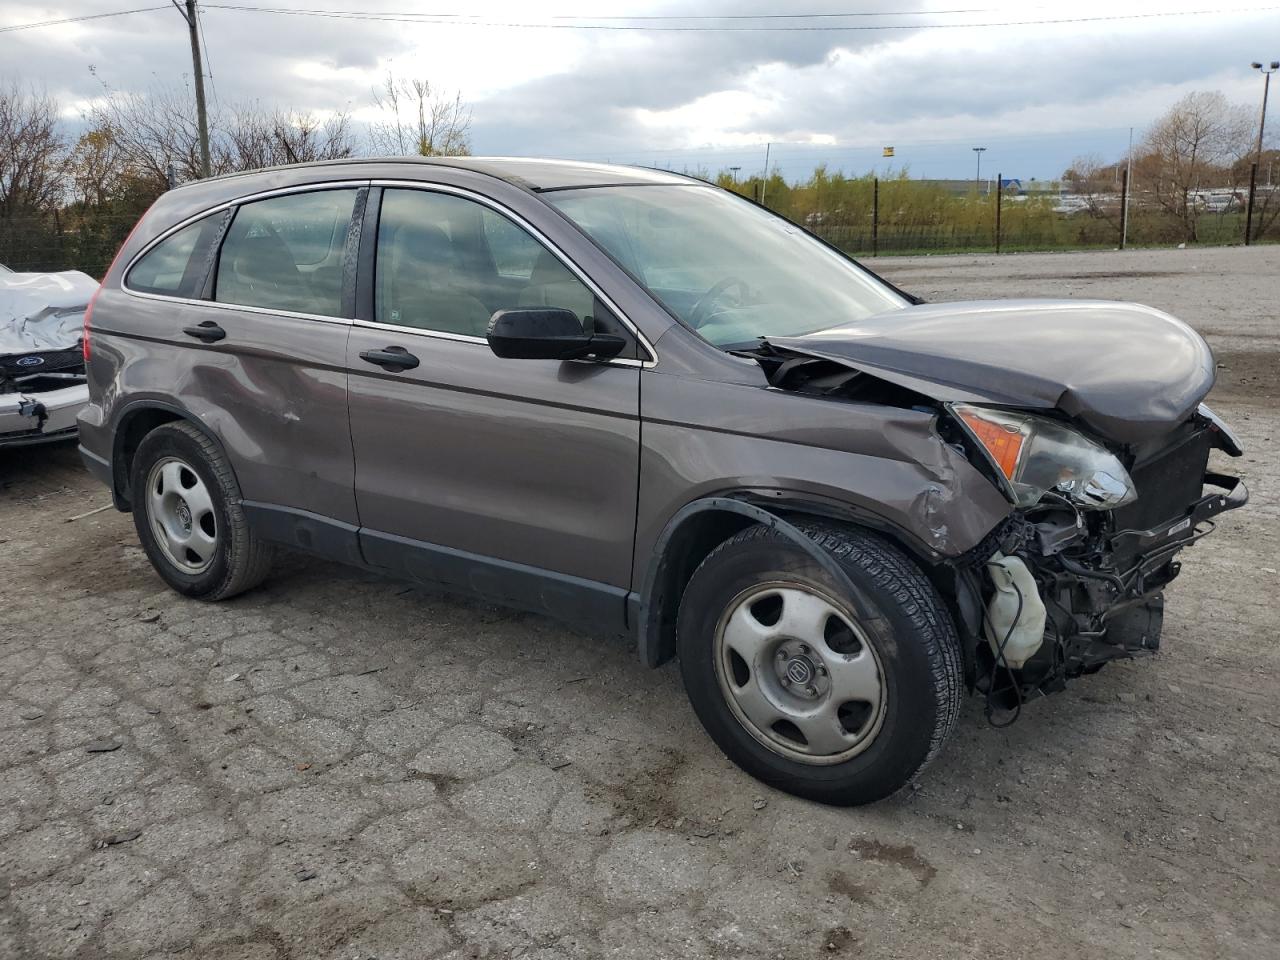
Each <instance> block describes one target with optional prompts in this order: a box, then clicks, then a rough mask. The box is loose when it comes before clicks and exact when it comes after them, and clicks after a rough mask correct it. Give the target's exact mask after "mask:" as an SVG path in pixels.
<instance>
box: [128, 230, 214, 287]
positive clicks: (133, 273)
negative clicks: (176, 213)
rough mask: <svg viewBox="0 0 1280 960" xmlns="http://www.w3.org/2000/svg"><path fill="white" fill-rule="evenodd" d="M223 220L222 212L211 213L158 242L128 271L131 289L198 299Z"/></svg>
mask: <svg viewBox="0 0 1280 960" xmlns="http://www.w3.org/2000/svg"><path fill="white" fill-rule="evenodd" d="M222 217H223V214H221V213H211V214H209V216H207V217H201V218H200V219H199V220H197V221H195V222H194V223H189V224H187V225H186V226H185V227H183V228H182V229H181V230H179V231H177V232H176V233H173V234H170V235H169V236H168V237H165V239H163V240H161V241H160V242H159V243H157V244H156V245H155V246H154V247H152V248H151V249H150V250H148V251H147V252H146V253H145V254H144V255H143V257H142V259H141V260H139V261H138V262H137V263H135V264H134V265H133V269H132V270H130V271H129V277H128V280H127V283H128V286H129V288H130V289H131V290H137V291H139V292H141V293H159V294H164V295H166V296H170V297H187V298H194V297H196V296H198V295H199V286H200V282H201V281H202V280H203V279H204V267H205V264H206V262H207V261H206V259H205V255H206V252H207V251H208V249H209V245H210V244H211V243H213V241H214V237H215V236H216V235H217V232H218V225H219V224H220V223H221V222H222Z"/></svg>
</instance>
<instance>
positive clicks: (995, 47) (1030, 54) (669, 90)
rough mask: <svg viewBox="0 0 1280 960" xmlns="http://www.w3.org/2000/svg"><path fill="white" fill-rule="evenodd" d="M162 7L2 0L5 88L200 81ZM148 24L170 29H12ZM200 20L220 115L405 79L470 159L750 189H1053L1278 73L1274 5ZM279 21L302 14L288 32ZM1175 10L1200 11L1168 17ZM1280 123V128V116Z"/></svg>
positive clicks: (777, 5)
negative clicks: (885, 150) (979, 169)
mask: <svg viewBox="0 0 1280 960" xmlns="http://www.w3.org/2000/svg"><path fill="white" fill-rule="evenodd" d="M163 4H164V0H66V2H62V3H40V2H31V0H4V3H3V6H2V7H0V79H11V78H14V77H16V78H18V79H20V80H22V81H24V82H31V83H34V84H36V85H37V86H39V87H42V88H44V89H46V90H48V92H49V93H51V94H54V95H55V96H57V97H58V98H59V99H60V100H61V101H62V102H63V104H64V107H65V111H66V115H67V117H68V123H69V124H72V125H74V123H75V122H76V119H77V117H78V116H79V115H80V113H81V111H82V110H83V109H84V106H85V104H86V103H88V102H89V101H90V100H91V99H92V98H93V97H95V96H99V95H100V94H101V93H102V84H103V83H106V84H108V85H110V86H111V87H113V88H118V89H123V90H134V89H144V88H146V87H147V86H149V85H164V84H174V83H189V82H190V79H191V61H190V50H189V47H188V43H187V36H186V29H185V24H184V23H183V20H182V19H181V17H180V16H179V15H178V13H177V12H176V11H175V10H173V8H172V7H169V6H166V5H163ZM136 7H156V9H151V10H146V11H143V12H137V13H132V14H130V15H127V16H115V17H105V18H101V19H92V20H83V21H81V22H77V23H68V24H55V25H48V26H41V27H36V28H31V29H17V30H13V29H6V28H9V27H13V26H21V25H24V24H31V23H37V22H41V21H48V20H56V19H60V18H68V17H83V16H86V15H92V14H101V13H112V12H115V11H119V10H125V9H131V8H136ZM201 7H202V9H203V26H204V35H205V42H206V46H207V49H208V62H207V64H206V66H207V68H208V72H209V73H210V74H211V79H212V84H211V90H212V95H213V96H214V97H216V99H217V101H219V102H221V103H226V104H230V103H235V102H239V101H245V100H256V101H260V102H263V103H269V104H280V105H286V106H293V107H297V108H301V109H307V110H312V111H316V112H324V111H332V110H347V111H349V112H350V113H352V115H353V116H354V117H355V119H356V120H357V121H367V120H369V119H371V118H372V116H373V114H372V106H371V99H372V98H371V90H372V87H373V86H374V85H375V84H376V83H377V82H378V79H379V78H380V77H382V76H384V75H385V74H386V73H387V71H388V70H391V71H395V72H397V73H399V74H404V75H408V76H415V77H422V78H426V79H429V80H430V81H431V82H432V83H434V84H437V85H440V86H445V87H449V88H453V89H457V90H460V91H461V92H462V94H463V96H464V97H465V98H466V99H467V100H468V101H470V102H471V104H472V105H473V110H474V121H473V127H472V141H473V152H475V153H477V154H511V155H549V156H562V157H575V158H582V159H601V160H605V159H608V160H614V161H622V162H640V163H647V164H652V165H656V166H668V165H670V166H672V167H674V168H676V169H703V170H707V171H710V172H715V171H716V170H719V169H723V168H726V167H729V166H735V165H736V166H741V167H742V169H743V173H744V175H745V174H746V173H748V172H752V171H759V170H761V169H762V168H763V165H764V156H765V144H766V143H770V142H771V143H772V144H773V146H772V147H771V148H770V156H771V160H772V162H773V164H774V165H776V166H777V167H779V168H780V169H781V170H782V171H783V173H784V174H788V175H794V176H799V175H803V174H804V173H807V172H808V170H809V169H811V168H812V166H813V165H814V163H815V162H817V161H824V162H826V163H827V164H828V165H829V166H832V167H835V168H841V169H844V170H847V171H849V172H857V173H861V172H865V171H867V170H869V169H872V168H875V169H877V170H880V171H884V170H885V169H886V165H887V163H888V162H887V161H884V160H882V159H881V157H880V153H881V147H883V146H885V145H893V146H894V147H895V148H896V154H897V156H896V159H895V160H894V161H892V163H893V164H894V165H895V167H898V166H902V165H904V164H905V165H906V166H908V167H909V169H910V170H911V172H912V174H913V175H917V176H928V177H962V176H972V175H973V171H974V159H975V156H974V154H973V152H972V147H973V146H977V145H984V146H986V147H987V148H988V149H987V151H986V152H985V154H984V155H983V160H982V163H983V172H984V174H989V173H994V172H995V171H996V170H1000V171H1002V172H1004V174H1005V176H1018V177H1023V178H1029V177H1039V178H1052V177H1055V176H1057V175H1058V174H1059V173H1061V171H1062V169H1063V168H1064V167H1065V166H1066V165H1067V163H1068V162H1069V161H1070V160H1071V159H1072V157H1074V156H1077V155H1079V154H1083V153H1099V154H1102V155H1103V156H1105V157H1107V158H1115V157H1118V156H1121V155H1122V154H1123V153H1124V151H1125V149H1126V144H1127V142H1128V137H1129V128H1130V127H1131V126H1133V127H1136V128H1137V135H1138V136H1139V137H1140V136H1141V131H1142V128H1143V127H1144V126H1145V125H1146V124H1148V123H1149V122H1150V121H1151V120H1152V119H1153V118H1154V117H1156V116H1158V115H1159V114H1160V113H1161V112H1162V111H1163V110H1165V109H1166V108H1167V107H1168V106H1169V105H1170V104H1172V103H1173V102H1174V101H1175V100H1177V99H1178V98H1179V97H1180V96H1182V95H1183V94H1184V93H1186V92H1188V91H1191V90H1203V89H1207V90H1221V91H1222V92H1223V93H1225V94H1226V95H1227V96H1228V97H1229V98H1231V99H1233V100H1237V101H1241V102H1244V103H1248V104H1250V105H1254V104H1256V103H1257V102H1258V101H1259V99H1260V95H1261V78H1260V77H1259V76H1258V74H1257V73H1256V71H1252V70H1250V69H1249V66H1248V64H1249V62H1250V61H1252V60H1273V59H1280V0H1225V2H1223V3H1221V4H1214V3H1212V2H1210V0H1161V2H1151V0H1073V2H1071V3H1035V2H1031V3H1013V2H1008V0H859V2H857V3H854V2H851V0H803V2H801V0H795V3H794V4H789V3H786V2H783V0H747V2H736V3H735V2H729V0H703V2H702V3H693V2H691V0H629V2H627V3H607V2H602V0H591V2H587V0H524V2H519V3H517V2H508V0H468V2H466V3H462V2H459V0H431V2H430V3H429V4H415V3H414V2H412V0H363V2H361V0H261V2H259V3H255V2H254V0H240V2H237V0H225V2H214V0H208V2H205V0H201ZM1207 9H1212V10H1213V12H1205V11H1206V10H1207ZM282 10H285V11H287V10H293V11H300V10H307V11H310V12H309V13H307V14H305V15H290V14H288V13H282V12H275V11H282ZM423 10H429V11H431V12H430V13H424V12H421V11H423ZM324 11H328V12H330V13H339V12H345V15H339V16H322V15H319V14H320V12H324ZM854 11H857V12H858V13H857V14H856V15H852V16H850V15H848V14H851V13H853V12H854ZM1170 11H1188V12H1187V13H1186V14H1185V15H1181V16H1168V15H1162V14H1167V13H1169V12H1170ZM350 14H355V16H351V15H350ZM780 14H782V15H784V16H779V15H780ZM801 14H804V15H813V14H828V15H826V16H801ZM831 14H845V16H832V15H831ZM1085 18H1099V19H1092V20H1086V19H1085ZM1102 18H1106V19H1102ZM1066 20H1073V21H1079V22H1062V21H1066ZM1027 21H1041V22H1039V23H1027ZM1045 21H1059V22H1052V23H1050V22H1045ZM959 25H963V26H959ZM654 28H662V29H654ZM868 28H875V29H868ZM886 28H892V29H886ZM91 69H92V72H91ZM1277 112H1278V115H1277V125H1278V126H1280V102H1277Z"/></svg>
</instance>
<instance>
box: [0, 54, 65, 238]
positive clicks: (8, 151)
mask: <svg viewBox="0 0 1280 960" xmlns="http://www.w3.org/2000/svg"><path fill="white" fill-rule="evenodd" d="M66 164H67V144H66V140H65V139H64V137H63V135H62V133H61V131H60V129H59V123H58V103H57V101H56V100H54V99H53V98H52V97H50V96H49V95H48V94H46V93H40V92H37V91H36V90H35V89H34V88H26V87H23V86H22V85H21V84H20V83H19V82H18V81H17V80H13V81H11V82H9V83H7V84H4V85H2V86H0V218H3V219H11V218H14V217H19V216H31V215H38V214H42V213H47V212H49V211H51V210H53V209H55V208H56V207H57V206H58V203H59V201H60V200H61V199H62V194H63V186H64V185H63V174H64V172H65V171H66Z"/></svg>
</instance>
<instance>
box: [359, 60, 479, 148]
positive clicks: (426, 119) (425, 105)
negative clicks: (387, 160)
mask: <svg viewBox="0 0 1280 960" xmlns="http://www.w3.org/2000/svg"><path fill="white" fill-rule="evenodd" d="M373 102H374V104H375V106H377V108H378V109H379V110H381V111H382V113H383V115H384V119H383V120H381V121H378V122H376V123H374V124H372V126H371V127H370V130H369V138H370V140H371V141H372V143H373V148H374V150H375V151H377V152H379V153H386V154H393V155H396V156H408V155H410V154H420V155H421V156H424V157H461V156H466V155H467V154H469V153H470V152H471V139H470V135H471V107H470V106H469V105H468V104H466V103H464V102H463V100H462V94H461V93H453V94H450V93H449V92H448V91H446V90H442V89H439V88H436V87H433V86H432V85H431V83H430V81H427V80H421V79H413V78H405V77H396V76H395V75H394V74H391V73H388V74H387V76H386V79H385V80H384V81H383V83H382V86H381V87H378V88H375V89H374V91H373Z"/></svg>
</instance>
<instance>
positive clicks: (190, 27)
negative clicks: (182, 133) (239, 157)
mask: <svg viewBox="0 0 1280 960" xmlns="http://www.w3.org/2000/svg"><path fill="white" fill-rule="evenodd" d="M170 2H171V3H172V4H173V6H174V8H175V9H177V11H178V13H180V14H182V19H183V20H185V21H187V31H188V32H189V33H190V34H191V74H192V77H193V78H194V80H195V82H196V120H197V122H198V123H199V125H200V176H202V177H208V176H210V171H209V111H208V110H207V109H206V107H205V102H204V67H203V66H202V65H201V63H200V21H199V20H197V19H196V0H186V4H185V7H184V6H183V5H180V4H179V3H178V0H170Z"/></svg>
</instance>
